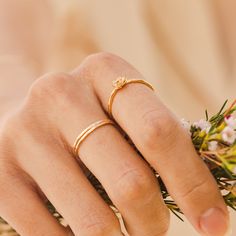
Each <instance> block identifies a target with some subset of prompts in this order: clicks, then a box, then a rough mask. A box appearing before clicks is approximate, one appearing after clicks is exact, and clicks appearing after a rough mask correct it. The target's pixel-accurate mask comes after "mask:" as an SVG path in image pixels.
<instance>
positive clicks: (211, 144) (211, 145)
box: [208, 141, 218, 151]
mask: <svg viewBox="0 0 236 236" xmlns="http://www.w3.org/2000/svg"><path fill="white" fill-rule="evenodd" d="M217 148H218V142H217V141H210V142H209V143H208V150H209V151H216V150H217Z"/></svg>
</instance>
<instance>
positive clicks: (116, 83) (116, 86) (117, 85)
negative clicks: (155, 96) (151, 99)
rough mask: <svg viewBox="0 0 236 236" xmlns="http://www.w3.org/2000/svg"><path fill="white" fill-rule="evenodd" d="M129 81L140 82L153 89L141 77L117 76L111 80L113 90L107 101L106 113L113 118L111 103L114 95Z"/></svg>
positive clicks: (129, 82)
mask: <svg viewBox="0 0 236 236" xmlns="http://www.w3.org/2000/svg"><path fill="white" fill-rule="evenodd" d="M131 83H140V84H144V85H146V86H148V87H149V88H150V89H152V90H153V91H154V88H153V86H152V85H151V84H149V83H148V82H147V81H145V80H142V79H127V78H126V77H118V78H117V79H116V80H114V81H113V82H112V85H113V87H114V90H113V91H112V93H111V95H110V98H109V101H108V109H107V111H108V114H109V116H110V118H112V119H113V115H112V105H113V101H114V98H115V95H116V94H117V93H118V91H119V90H120V89H122V88H124V87H125V86H126V85H127V84H131Z"/></svg>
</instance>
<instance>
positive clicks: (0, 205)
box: [0, 173, 72, 236]
mask: <svg viewBox="0 0 236 236" xmlns="http://www.w3.org/2000/svg"><path fill="white" fill-rule="evenodd" d="M1 177H3V176H2V173H1ZM1 179H2V178H1ZM7 179H8V181H7V182H4V183H3V182H2V180H3V179H2V180H1V184H0V186H1V197H0V215H1V217H3V218H4V219H5V220H6V221H7V222H8V223H9V224H10V225H11V226H12V227H13V228H14V229H15V230H16V231H17V233H19V234H20V235H21V236H32V235H34V236H42V235H45V236H46V235H48V236H69V235H71V236H72V234H71V233H70V232H69V231H68V230H66V229H65V228H64V227H63V226H62V225H60V223H59V222H57V220H56V219H55V218H54V217H53V216H52V215H51V214H50V213H49V211H48V210H47V209H46V207H45V204H44V203H43V202H42V200H41V199H40V197H39V196H38V194H37V193H36V192H35V190H34V189H33V188H32V187H30V186H29V185H27V184H26V183H24V182H23V181H21V180H19V179H18V178H17V179H14V178H13V176H12V175H11V176H10V178H8V177H7ZM4 180H5V181H6V178H5V177H4ZM13 186H14V187H13Z"/></svg>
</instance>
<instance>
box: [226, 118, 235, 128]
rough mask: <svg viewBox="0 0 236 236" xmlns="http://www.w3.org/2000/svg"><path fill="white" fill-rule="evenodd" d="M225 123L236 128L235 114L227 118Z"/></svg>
mask: <svg viewBox="0 0 236 236" xmlns="http://www.w3.org/2000/svg"><path fill="white" fill-rule="evenodd" d="M225 123H226V124H227V125H228V126H229V127H230V128H232V129H236V119H235V118H234V117H233V116H229V117H226V118H225Z"/></svg>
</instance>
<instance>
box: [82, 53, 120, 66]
mask: <svg viewBox="0 0 236 236" xmlns="http://www.w3.org/2000/svg"><path fill="white" fill-rule="evenodd" d="M118 58H119V57H118V56H116V55H114V54H112V53H109V52H99V53H94V54H91V55H89V56H87V58H85V61H86V62H87V63H89V64H97V63H110V62H111V61H114V60H117V59H118Z"/></svg>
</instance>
